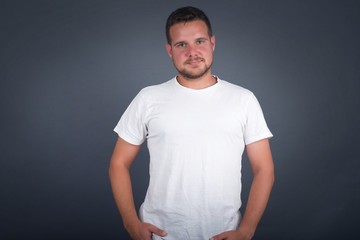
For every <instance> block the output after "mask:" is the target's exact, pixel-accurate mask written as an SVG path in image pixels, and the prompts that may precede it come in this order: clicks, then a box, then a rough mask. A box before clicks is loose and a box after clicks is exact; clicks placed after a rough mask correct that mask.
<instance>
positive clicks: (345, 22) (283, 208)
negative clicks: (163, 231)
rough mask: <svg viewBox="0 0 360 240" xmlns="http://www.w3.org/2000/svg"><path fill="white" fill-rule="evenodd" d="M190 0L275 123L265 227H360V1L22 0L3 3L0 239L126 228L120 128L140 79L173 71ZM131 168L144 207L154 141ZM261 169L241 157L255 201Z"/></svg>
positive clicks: (315, 232) (344, 233)
mask: <svg viewBox="0 0 360 240" xmlns="http://www.w3.org/2000/svg"><path fill="white" fill-rule="evenodd" d="M186 5H192V6H195V7H199V8H201V9H203V10H204V11H205V13H207V15H208V16H209V18H210V20H211V22H212V25H213V32H214V34H215V36H216V49H215V61H214V65H213V69H212V72H213V73H214V74H216V75H218V76H219V77H220V78H222V79H225V80H227V81H229V82H232V83H235V84H238V85H241V86H243V87H245V88H248V89H250V90H252V91H253V92H254V93H255V95H256V96H257V98H258V99H259V101H260V103H261V105H262V108H263V111H264V114H265V117H266V119H267V123H268V125H269V127H270V129H271V131H272V132H273V134H274V136H275V137H274V138H273V139H272V140H271V141H270V142H271V147H272V152H273V157H274V162H275V171H276V173H275V174H276V176H275V185H274V188H273V191H272V195H271V198H270V201H269V204H268V208H267V210H266V212H265V214H264V216H263V219H262V220H261V222H260V224H259V227H258V230H257V232H256V235H255V237H254V239H354V238H356V236H359V235H360V229H359V227H358V224H359V220H358V215H359V214H360V211H359V202H360V191H359V189H360V188H359V187H360V177H359V174H358V170H359V168H360V163H359V160H360V152H359V149H360V141H359V133H360V131H359V121H360V114H359V107H360V99H359V94H358V92H359V90H360V84H359V80H360V79H359V76H360V66H359V62H360V61H359V60H360V54H359V53H360V51H359V42H360V35H359V26H360V25H359V22H360V16H359V12H360V4H359V2H358V1H287V0H283V1H265V0H263V1H250V0H241V1H229V0H225V1H209V0H208V1H181V0H180V1H173V2H172V1H134V0H133V1H109V0H106V1H100V0H98V1H94V0H89V1H65V0H61V1H60V0H59V1H46V0H42V1H18V0H15V1H1V3H0V20H1V21H0V30H1V31H0V34H1V38H0V43H1V44H0V79H1V83H0V84H1V85H0V92H1V151H0V154H1V155H0V156H1V165H0V171H1V172H0V174H1V175H0V187H1V198H0V208H1V209H0V221H1V222H0V239H1V238H2V239H128V235H127V234H126V232H125V230H124V228H123V226H122V222H121V218H120V215H119V213H118V212H117V209H116V206H115V203H114V200H113V197H112V193H111V189H110V183H109V179H108V166H109V161H110V157H111V154H112V151H113V147H114V144H115V141H116V139H117V135H116V134H115V133H114V132H113V128H114V126H115V125H116V123H117V121H118V120H119V118H120V116H121V114H122V113H123V111H124V110H125V109H126V107H127V106H128V104H129V103H130V101H131V100H132V99H133V97H134V96H135V95H136V94H137V92H138V91H139V90H140V89H141V88H143V87H145V86H148V85H152V84H157V83H161V82H164V81H167V80H168V79H170V78H172V77H173V76H175V74H176V71H175V69H174V68H173V65H172V62H171V60H170V58H169V57H168V56H167V53H166V51H165V41H166V39H165V21H166V19H167V17H168V15H169V14H170V13H171V12H172V11H173V10H175V9H176V8H178V7H182V6H186ZM131 171H132V179H133V188H134V195H135V201H136V206H137V207H139V205H140V203H141V202H142V200H143V198H144V196H145V191H146V188H147V181H148V153H147V149H146V144H144V147H143V148H142V150H141V152H140V154H139V157H138V158H137V159H136V161H135V163H134V164H133V167H132V169H131ZM251 178H252V174H251V169H250V167H249V164H248V162H247V158H246V157H244V159H243V179H242V180H243V184H244V189H243V193H242V199H243V200H244V202H245V203H246V198H247V195H248V191H249V186H250V183H251ZM243 210H244V208H242V209H241V211H243Z"/></svg>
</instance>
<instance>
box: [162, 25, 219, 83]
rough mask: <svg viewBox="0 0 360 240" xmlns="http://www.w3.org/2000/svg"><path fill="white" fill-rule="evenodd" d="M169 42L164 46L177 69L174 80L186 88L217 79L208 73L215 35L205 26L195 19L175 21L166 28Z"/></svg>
mask: <svg viewBox="0 0 360 240" xmlns="http://www.w3.org/2000/svg"><path fill="white" fill-rule="evenodd" d="M170 37H171V44H166V50H167V53H168V54H169V57H170V58H171V59H172V61H173V63H174V66H175V68H176V69H177V71H178V76H177V80H178V82H179V83H180V84H181V85H183V86H185V87H188V88H193V89H202V88H206V87H209V86H211V85H213V84H215V83H216V82H217V80H216V79H215V78H214V77H213V76H212V75H211V69H210V68H211V65H212V62H213V59H214V50H215V36H211V37H210V36H209V35H208V32H207V26H206V24H205V23H204V22H203V21H200V20H197V21H192V22H186V23H178V24H175V25H173V26H172V27H171V28H170Z"/></svg>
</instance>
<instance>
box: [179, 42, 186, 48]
mask: <svg viewBox="0 0 360 240" xmlns="http://www.w3.org/2000/svg"><path fill="white" fill-rule="evenodd" d="M177 47H181V48H182V47H185V43H179V44H178V45H177Z"/></svg>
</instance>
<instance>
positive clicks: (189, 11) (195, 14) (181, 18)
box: [166, 7, 212, 44]
mask: <svg viewBox="0 0 360 240" xmlns="http://www.w3.org/2000/svg"><path fill="white" fill-rule="evenodd" d="M195 20H201V21H203V22H204V23H205V24H206V26H207V32H208V35H209V38H210V37H211V36H212V29H211V24H210V21H209V18H208V17H207V16H206V15H205V13H204V12H203V11H201V10H200V9H198V8H195V7H183V8H179V9H176V10H175V11H174V12H172V13H171V14H170V16H169V17H168V19H167V21H166V39H167V42H168V44H171V36H170V28H171V27H172V26H173V25H175V24H177V23H187V22H191V21H195Z"/></svg>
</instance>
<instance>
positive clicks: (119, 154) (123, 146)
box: [109, 137, 166, 240]
mask: <svg viewBox="0 0 360 240" xmlns="http://www.w3.org/2000/svg"><path fill="white" fill-rule="evenodd" d="M140 147H141V145H139V146H137V145H132V144H130V143H128V142H126V141H125V140H123V139H122V138H120V137H119V138H118V141H117V143H116V145H115V149H114V152H113V155H112V157H111V161H110V168H109V177H110V182H111V188H112V191H113V194H114V198H115V202H116V205H117V207H118V209H119V211H120V215H121V217H122V220H123V223H124V227H125V228H126V230H127V231H128V233H129V234H130V236H131V237H132V238H133V239H139V240H140V239H141V240H143V239H144V240H150V239H151V234H152V233H155V234H157V235H159V236H165V235H166V233H165V232H164V231H163V230H161V229H158V228H157V227H155V226H153V225H151V224H148V223H143V222H141V221H140V219H139V218H138V216H137V213H136V209H135V204H134V199H133V193H132V187H131V180H130V172H129V170H130V166H131V164H132V163H133V161H134V159H135V157H136V155H137V154H138V152H139V150H140Z"/></svg>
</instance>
